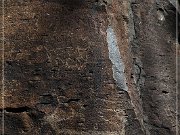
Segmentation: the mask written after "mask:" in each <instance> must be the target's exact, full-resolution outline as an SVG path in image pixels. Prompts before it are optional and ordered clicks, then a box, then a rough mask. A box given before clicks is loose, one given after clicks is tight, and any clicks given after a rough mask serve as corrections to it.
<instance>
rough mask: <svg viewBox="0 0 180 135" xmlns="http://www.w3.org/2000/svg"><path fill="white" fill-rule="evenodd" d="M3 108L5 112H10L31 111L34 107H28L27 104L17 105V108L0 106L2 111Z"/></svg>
mask: <svg viewBox="0 0 180 135" xmlns="http://www.w3.org/2000/svg"><path fill="white" fill-rule="evenodd" d="M3 110H4V111H5V112H8V113H23V112H29V111H31V110H32V109H31V108H29V107H27V106H24V107H17V108H13V107H7V108H4V109H3V108H0V112H3Z"/></svg>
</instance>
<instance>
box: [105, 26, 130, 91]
mask: <svg viewBox="0 0 180 135" xmlns="http://www.w3.org/2000/svg"><path fill="white" fill-rule="evenodd" d="M106 32H107V42H108V50H109V58H110V60H111V62H112V64H113V65H112V70H113V78H114V79H115V81H116V83H117V86H118V87H119V88H121V89H123V90H125V91H127V90H128V87H127V85H126V78H125V75H124V68H125V67H124V63H123V61H122V58H121V55H120V52H119V47H118V45H117V39H116V35H115V33H114V30H113V28H112V27H111V26H109V27H108V29H107V31H106Z"/></svg>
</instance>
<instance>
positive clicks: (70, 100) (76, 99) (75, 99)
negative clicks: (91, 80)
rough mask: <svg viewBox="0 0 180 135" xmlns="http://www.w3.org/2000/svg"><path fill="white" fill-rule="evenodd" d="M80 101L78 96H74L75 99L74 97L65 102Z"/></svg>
mask: <svg viewBox="0 0 180 135" xmlns="http://www.w3.org/2000/svg"><path fill="white" fill-rule="evenodd" d="M79 101H80V99H78V98H74V99H73V98H72V99H69V100H67V101H66V102H63V103H71V102H79Z"/></svg>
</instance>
